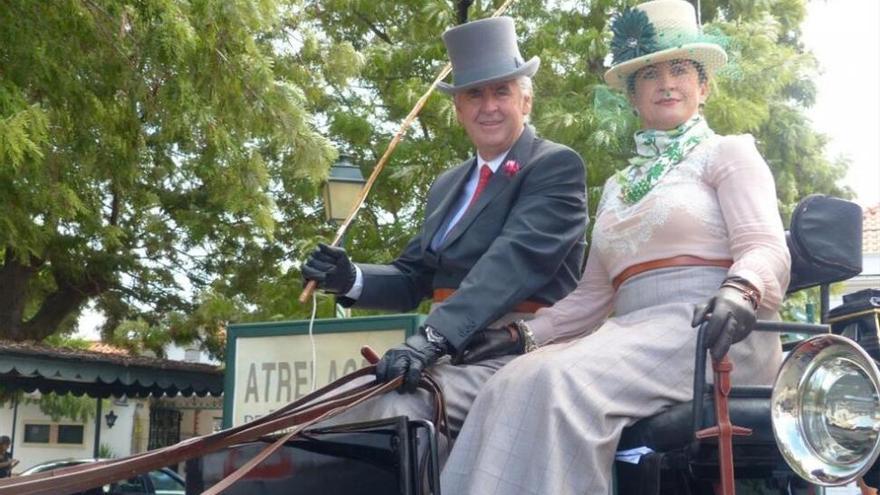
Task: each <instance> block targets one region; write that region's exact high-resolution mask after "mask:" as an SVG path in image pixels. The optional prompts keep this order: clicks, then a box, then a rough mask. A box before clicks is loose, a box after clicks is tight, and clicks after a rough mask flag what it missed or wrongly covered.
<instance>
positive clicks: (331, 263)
mask: <svg viewBox="0 0 880 495" xmlns="http://www.w3.org/2000/svg"><path fill="white" fill-rule="evenodd" d="M302 276H303V281H304V282H308V281H309V280H314V281H315V282H317V283H318V288H319V289H322V290H324V291H326V292H330V293H332V294H339V295H344V294H347V293H348V291H350V290H351V287H352V286H353V285H354V281H355V278H356V277H357V270H355V268H354V264H353V263H352V262H351V260H350V259H348V255H347V254H345V249H342V248H339V247H333V246H328V245H326V244H324V243H320V244H318V247H317V248H315V250H314V251H312V255H311V256H309V259H308V261H306V262H305V264H304V265H303V266H302Z"/></svg>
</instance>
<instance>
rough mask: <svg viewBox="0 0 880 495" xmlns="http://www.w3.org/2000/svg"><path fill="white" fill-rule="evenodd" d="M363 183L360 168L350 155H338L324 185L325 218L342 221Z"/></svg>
mask: <svg viewBox="0 0 880 495" xmlns="http://www.w3.org/2000/svg"><path fill="white" fill-rule="evenodd" d="M365 183H366V181H365V180H364V176H363V174H361V169H360V168H358V167H357V166H355V165H353V164H352V163H351V157H350V156H348V155H339V160H337V161H336V163H334V164H333V166H332V167H330V176H329V177H328V178H327V183H326V184H325V186H324V214H325V215H326V216H327V220H330V221H333V222H336V223H341V222H344V221H345V219H346V218H348V214H349V213H351V209H352V208H353V207H354V205H355V203H356V202H357V200H358V198H359V197H360V194H361V190H362V189H363V187H364V184H365Z"/></svg>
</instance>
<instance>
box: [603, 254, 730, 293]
mask: <svg viewBox="0 0 880 495" xmlns="http://www.w3.org/2000/svg"><path fill="white" fill-rule="evenodd" d="M731 265H733V260H707V259H705V258H700V257H699V256H689V255H682V256H673V257H672V258H663V259H659V260H651V261H646V262H644V263H639V264H637V265H632V266H630V267H628V268H627V269H626V270H624V271H622V272H620V273H619V274H618V275H617V276H616V277H614V279H613V280H612V281H611V285H612V286H614V290H617V289H619V288H620V286H621V285H623V283H624V282H626V281H627V280H628V279H630V278H631V277H634V276H636V275H638V274H640V273H644V272H647V271H649V270H656V269H658V268H669V267H673V266H720V267H722V268H730V266H731Z"/></svg>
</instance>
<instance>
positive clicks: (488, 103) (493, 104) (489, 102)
mask: <svg viewBox="0 0 880 495" xmlns="http://www.w3.org/2000/svg"><path fill="white" fill-rule="evenodd" d="M482 103H483V105H482V108H480V110H482V111H483V112H494V111H495V110H497V109H498V98H496V97H495V95H493V94H488V95H486V97H485V98H483V102H482Z"/></svg>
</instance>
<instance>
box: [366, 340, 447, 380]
mask: <svg viewBox="0 0 880 495" xmlns="http://www.w3.org/2000/svg"><path fill="white" fill-rule="evenodd" d="M444 354H447V351H446V349H444V348H443V347H441V346H440V345H439V344H435V343H433V342H429V341H428V339H427V338H426V337H425V336H424V335H422V334H421V333H419V334H416V335H412V336H409V337H407V338H406V341H405V342H404V343H403V344H400V345H398V346H395V347H392V348H391V349H388V351H386V352H385V355H384V356H382V359H380V360H379V362H378V363H377V364H376V379H377V380H379V381H380V382H383V383H384V382H387V381H391V380H393V379H395V378H397V377H398V376H403V385H402V386H401V388H400V389H399V391H400V392H415V391H416V389H417V388H418V386H419V379H420V378H421V377H422V373H424V372H425V370H427V369H428V368H429V367H430V366H431V365H432V364H434V363H436V362H437V360H438V359H440V357H441V356H443V355H444Z"/></svg>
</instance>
